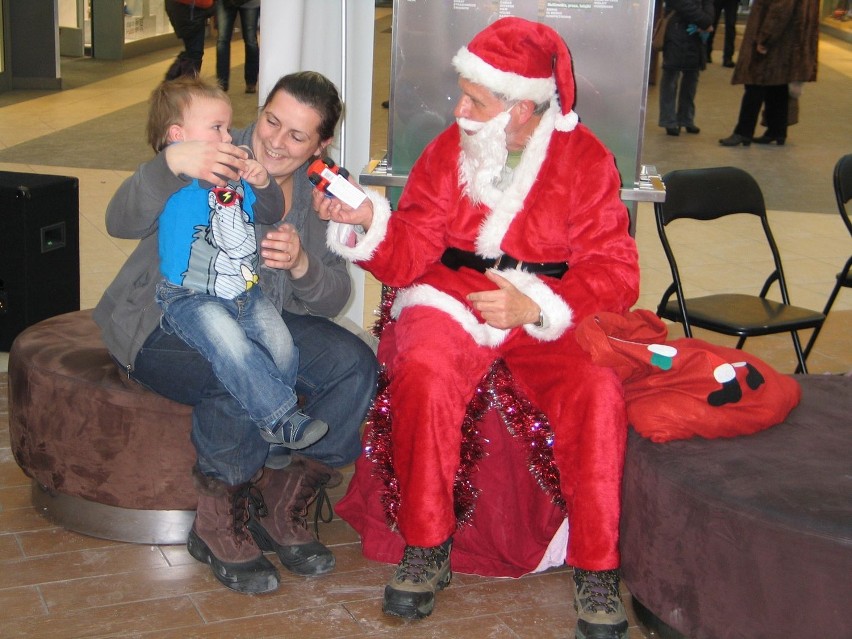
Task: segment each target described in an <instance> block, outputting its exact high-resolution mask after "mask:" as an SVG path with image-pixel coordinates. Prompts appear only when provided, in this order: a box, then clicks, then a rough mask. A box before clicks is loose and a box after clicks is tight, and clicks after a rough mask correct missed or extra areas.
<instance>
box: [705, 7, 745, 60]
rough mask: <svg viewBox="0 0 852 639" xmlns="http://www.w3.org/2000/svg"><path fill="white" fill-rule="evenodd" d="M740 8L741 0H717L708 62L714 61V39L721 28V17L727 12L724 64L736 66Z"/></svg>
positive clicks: (708, 45)
mask: <svg viewBox="0 0 852 639" xmlns="http://www.w3.org/2000/svg"><path fill="white" fill-rule="evenodd" d="M739 8H740V2H739V0H715V3H714V9H715V13H714V16H713V30H712V31H711V32H710V35H709V36H708V38H707V62H713V59H712V58H713V39H714V36H715V35H716V30H717V29H718V28H719V18H720V17H721V16H722V12H723V11H724V12H725V43H724V48H723V49H722V66H723V67H728V68H730V69H733V68H734V40H735V38H736V36H737V11H738V10H739Z"/></svg>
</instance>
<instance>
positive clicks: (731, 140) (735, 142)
mask: <svg viewBox="0 0 852 639" xmlns="http://www.w3.org/2000/svg"><path fill="white" fill-rule="evenodd" d="M719 144H721V145H722V146H739V145H740V144H742V145H743V146H748V145H749V144H751V138H747V137H746V136H744V135H740V134H739V133H731V135H729V136H728V137H726V138H722V139H721V140H719Z"/></svg>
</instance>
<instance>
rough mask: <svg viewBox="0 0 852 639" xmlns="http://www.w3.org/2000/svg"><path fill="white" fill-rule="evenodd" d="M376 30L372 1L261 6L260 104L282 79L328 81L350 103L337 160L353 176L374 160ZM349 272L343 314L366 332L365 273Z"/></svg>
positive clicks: (293, 0) (298, 0) (300, 0)
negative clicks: (297, 75) (311, 74)
mask: <svg viewBox="0 0 852 639" xmlns="http://www.w3.org/2000/svg"><path fill="white" fill-rule="evenodd" d="M356 4H357V5H358V8H357V10H356V7H355V5H356ZM374 29H375V3H373V2H368V1H367V0H264V1H263V2H262V3H261V10H260V77H259V92H258V99H259V103H260V104H263V102H264V100H265V98H266V94H267V93H268V92H269V90H270V89H272V87H273V86H274V84H275V82H276V81H277V80H278V78H280V77H281V76H282V75H286V74H288V73H292V72H294V71H305V70H311V71H319V72H320V73H322V74H323V75H325V76H326V77H328V78H329V79H330V80H331V81H332V82H334V84H335V85H336V86H337V88H338V90H339V91H340V92H341V97H342V98H343V102H344V118H343V123H342V125H341V126H340V129H339V130H338V134H337V137H336V139H335V142H334V144H333V145H332V149H331V155H332V157H334V159H335V161H336V162H338V163H340V164H341V165H343V166H345V167H346V168H347V169H349V172H350V173H351V174H352V175H353V176H357V175H358V174H359V173H361V171H362V170H363V169H364V167H366V166H367V164H368V162H369V161H370V118H371V114H370V110H371V105H372V90H373V88H372V87H373V32H374ZM344 74H345V75H344ZM341 149H342V150H343V157H341ZM349 271H350V274H351V275H352V283H353V286H352V291H353V295H352V297H351V298H350V300H349V304H348V305H347V306H346V308H345V309H344V311H343V315H344V316H345V317H347V318H348V319H350V320H351V321H353V322H355V324H357V325H358V326H359V327H360V326H361V325H362V324H363V321H364V272H363V271H362V270H361V269H360V268H358V267H357V266H353V265H351V264H350V266H349Z"/></svg>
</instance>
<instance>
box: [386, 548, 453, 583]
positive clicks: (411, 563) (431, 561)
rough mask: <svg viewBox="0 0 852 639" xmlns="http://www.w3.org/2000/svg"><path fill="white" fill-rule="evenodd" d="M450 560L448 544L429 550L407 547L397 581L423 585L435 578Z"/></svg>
mask: <svg viewBox="0 0 852 639" xmlns="http://www.w3.org/2000/svg"><path fill="white" fill-rule="evenodd" d="M448 558H449V547H448V543H447V542H445V543H443V544H441V545H440V546H432V547H429V548H426V547H423V546H406V547H405V551H404V552H403V554H402V561H401V562H400V563H399V566H398V567H397V569H396V579H397V581H410V582H412V583H415V584H422V583H425V582H427V581H429V580H430V579H431V578H432V577H434V575H435V573H437V572H438V571H439V570H440V569H441V566H442V565H443V564H444V562H445V561H447V559H448Z"/></svg>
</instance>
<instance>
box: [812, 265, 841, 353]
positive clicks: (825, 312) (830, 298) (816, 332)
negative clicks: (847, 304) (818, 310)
mask: <svg viewBox="0 0 852 639" xmlns="http://www.w3.org/2000/svg"><path fill="white" fill-rule="evenodd" d="M841 281H842V280H841V279H840V276H839V275H838V276H837V283H836V284H835V285H834V288H833V289H832V290H831V295H829V296H828V302H826V304H825V309H823V311H822V314H823V315H825V319H826V320H827V319H828V312H829V311H830V310H831V307H832V306H833V305H834V300H836V299H837V294H838V293H840V289H841V288H842V284H841ZM823 324H825V322H823V323H822V324H820V325H819V326H817V327H816V328H815V329H814V332H813V333H811V338H810V339H809V340H808V343H807V345H806V346H805V351H804V355H805V359H807V358H808V355H810V354H811V349H812V348H813V347H814V343H815V342H816V339H817V336H818V335H819V332H820V331H821V330H822V327H823Z"/></svg>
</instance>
